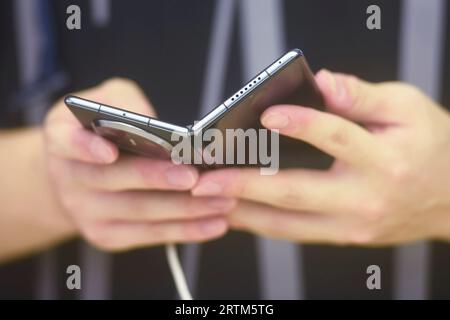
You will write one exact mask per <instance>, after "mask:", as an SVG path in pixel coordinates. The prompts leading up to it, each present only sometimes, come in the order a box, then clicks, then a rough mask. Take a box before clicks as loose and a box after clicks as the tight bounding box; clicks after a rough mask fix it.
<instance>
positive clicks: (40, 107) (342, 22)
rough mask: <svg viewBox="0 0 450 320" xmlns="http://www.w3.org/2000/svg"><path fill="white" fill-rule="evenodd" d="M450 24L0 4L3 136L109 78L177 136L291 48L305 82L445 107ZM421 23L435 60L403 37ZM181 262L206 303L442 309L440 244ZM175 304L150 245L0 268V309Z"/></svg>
mask: <svg viewBox="0 0 450 320" xmlns="http://www.w3.org/2000/svg"><path fill="white" fill-rule="evenodd" d="M72 4H76V5H78V6H79V7H80V9H81V12H82V18H81V27H82V28H81V30H68V29H67V27H66V19H67V17H68V15H67V14H66V8H67V7H68V6H69V5H72ZM371 4H377V5H378V6H379V7H380V8H381V19H382V20H381V21H382V22H381V26H382V28H381V30H368V29H367V27H366V19H367V17H368V15H367V14H366V8H367V7H368V6H369V5H371ZM422 7H425V9H426V10H421V8H422ZM427 8H428V9H427ZM436 8H437V9H436ZM219 9H220V10H219ZM449 12H450V7H449V6H446V2H445V1H438V0H434V1H416V0H404V1H399V0H384V1H380V0H378V1H366V0H358V1H356V0H340V1H331V0H327V1H325V0H284V1H283V0H242V1H232V0H229V1H227V0H223V1H204V0H189V1H180V0H179V1H175V0H164V1H163V0H151V1H144V0H139V1H138V0H129V1H124V0H122V1H121V0H90V1H89V0H85V1H74V0H70V1H66V0H58V1H50V0H16V1H12V0H4V1H1V2H0V17H1V18H0V41H1V44H2V45H1V48H0V125H1V126H2V127H5V128H6V127H18V126H27V125H33V124H39V123H40V121H41V120H42V118H43V116H44V115H45V110H47V109H48V108H49V107H50V106H51V105H52V103H53V102H54V101H55V99H57V98H58V97H60V96H62V95H64V94H66V93H68V92H73V91H77V90H80V89H83V88H87V87H90V86H94V85H96V84H98V83H99V82H101V81H103V80H105V79H107V78H110V77H115V76H120V77H127V78H131V79H133V80H135V81H136V82H137V83H138V84H139V85H140V86H142V88H143V89H144V91H145V93H146V94H147V96H148V97H149V98H150V99H151V101H152V103H153V104H154V106H155V107H156V110H157V112H158V115H159V117H160V118H161V119H163V120H165V121H169V122H173V123H177V124H179V125H185V124H188V123H192V122H193V121H194V120H195V119H198V118H199V117H200V115H201V114H204V113H205V112H206V111H207V110H208V109H211V108H213V107H214V106H215V104H217V103H220V101H221V100H222V99H224V98H225V97H227V95H228V94H231V93H232V92H233V91H234V90H235V89H237V88H238V87H239V86H240V85H241V84H243V83H244V82H245V81H246V80H248V79H250V78H251V73H252V72H254V71H253V70H254V69H257V68H258V67H259V68H262V67H264V65H266V64H268V63H270V62H271V61H272V60H274V59H276V58H277V55H278V54H281V53H283V52H284V51H286V50H288V49H291V48H301V49H302V50H303V51H304V53H305V55H306V57H307V59H308V61H309V63H310V65H311V67H312V69H313V70H314V71H317V70H319V69H320V68H323V67H326V68H328V69H331V70H334V71H341V72H346V73H353V74H356V75H358V76H360V77H362V78H364V79H367V80H370V81H386V80H396V79H399V80H405V81H410V82H413V83H415V84H416V85H419V86H421V87H422V88H423V89H424V90H425V91H426V92H427V93H428V94H430V95H431V96H433V97H434V98H435V99H437V100H438V101H439V102H441V103H442V104H443V105H444V106H450V92H449V90H448V88H449V87H450V82H449V81H450V79H449V77H448V74H449V70H450V47H449V43H450V42H448V41H447V42H445V40H446V39H448V38H449V34H450V33H449V27H450V25H449V24H448V23H446V22H445V21H446V20H447V19H448V17H449ZM418 13H421V14H424V16H423V17H421V19H413V21H414V22H415V27H414V28H419V31H421V30H422V31H423V30H424V29H422V28H426V27H427V25H428V26H429V25H430V24H431V25H432V26H434V25H435V21H438V22H439V24H437V26H436V28H438V29H439V28H441V29H439V30H441V31H442V34H441V36H439V37H438V39H437V41H435V42H434V46H433V47H432V48H430V46H428V43H424V42H423V41H425V40H426V41H432V40H433V39H434V38H433V37H431V40H430V37H428V36H426V35H427V33H426V30H425V31H424V32H416V30H415V29H414V30H413V29H411V28H412V24H411V23H410V21H411V20H410V19H411V17H413V18H414V17H416V16H414V15H415V14H416V15H417V14H418ZM30 17H31V18H30ZM419 17H420V16H419ZM227 26H228V27H227ZM227 28H228V29H227ZM267 28H268V29H267ZM260 29H261V30H263V31H264V32H259V33H258V30H260ZM266 29H267V30H266ZM249 30H250V31H249ZM266 31H267V33H265V32H266ZM430 32H431V34H433V35H436V32H435V30H434V29H431V31H430ZM411 34H412V35H413V36H411ZM414 35H416V36H417V39H415V38H414ZM221 37H223V38H221ZM424 39H425V40H424ZM222 47H223V48H222ZM411 48H421V49H420V50H417V51H415V50H411ZM421 50H424V51H425V53H422V52H421ZM430 57H432V58H433V57H435V58H436V59H434V58H433V59H428V58H430ZM422 58H423V59H422ZM249 60H250V61H255V63H252V62H249ZM430 60H432V61H430ZM405 61H409V62H408V63H405ZM249 65H250V67H249ZM417 74H418V75H420V76H416V75H417ZM422 75H423V77H422ZM208 77H209V78H208ZM208 79H209V80H208ZM211 79H215V81H211ZM215 83H216V84H217V85H216V86H214V85H213V84H215ZM123 107H126V106H123ZM8 241H14V239H8ZM286 248H288V249H286ZM183 257H184V259H185V262H186V263H187V264H189V266H190V267H189V266H188V273H189V272H190V274H189V275H188V278H189V279H190V282H191V285H192V286H193V288H194V292H195V296H196V297H198V298H204V299H216V298H234V299H258V298H267V297H275V298H277V297H279V298H294V299H295V298H307V299H314V298H337V299H344V298H365V299H380V298H384V299H393V298H405V297H412V298H437V299H440V298H447V299H448V298H450V272H449V270H450V247H449V246H448V244H442V243H429V244H425V243H420V244H415V245H411V246H407V247H404V248H378V249H363V248H348V247H332V246H322V245H320V246H319V245H318V246H312V245H307V246H300V245H294V244H289V243H287V242H282V241H272V240H262V239H259V238H256V237H253V236H251V235H248V234H242V233H237V232H230V233H229V234H228V235H227V236H226V237H225V238H224V239H220V240H217V241H214V242H211V243H207V244H204V245H202V246H187V247H186V248H184V251H183ZM267 257H268V258H267ZM270 259H272V260H271V261H272V263H267V261H268V260H270ZM284 259H286V260H284ZM70 264H78V265H81V268H82V275H83V277H84V278H83V285H84V287H83V289H82V290H81V291H76V290H75V291H70V290H68V289H67V288H66V277H67V275H66V273H65V270H66V267H67V266H68V265H70ZM266 264H267V265H266ZM287 264H291V267H286V265H287ZM371 264H376V265H379V266H380V267H381V269H382V289H381V290H373V291H370V290H368V289H367V288H366V278H367V274H366V272H365V271H366V268H367V266H369V265H371ZM286 270H287V271H286ZM289 270H290V271H289ZM284 271H286V272H284ZM288 271H289V272H288ZM271 277H272V278H271ZM399 279H400V280H399ZM402 279H403V280H402ZM408 279H409V280H410V281H409V280H408ZM405 281H406V282H405ZM292 282H293V284H292ZM285 284H286V285H287V286H289V288H285V287H283V286H284V285H285ZM277 285H279V286H280V287H278V288H275V289H274V288H272V287H273V286H277ZM277 292H280V295H278V296H277ZM175 297H176V295H175V290H174V286H173V282H172V279H171V277H170V273H169V270H168V267H167V264H166V261H165V257H164V252H163V249H162V248H161V247H154V248H148V249H140V250H135V251H131V252H126V253H120V254H111V255H110V254H104V253H100V252H98V251H96V250H95V249H93V248H90V247H89V246H88V245H87V244H85V243H84V242H83V241H82V240H74V241H71V242H69V243H65V244H62V245H61V246H59V247H57V248H53V249H51V250H49V251H48V252H45V253H42V254H37V255H35V256H32V257H27V258H24V259H21V260H17V261H13V262H11V263H7V264H4V265H1V266H0V298H7V299H9V298H20V299H58V298H59V299H78V298H99V299H106V298H113V299H122V298H123V299H129V298H138V299H153V298H163V299H165V298H167V299H172V298H175Z"/></svg>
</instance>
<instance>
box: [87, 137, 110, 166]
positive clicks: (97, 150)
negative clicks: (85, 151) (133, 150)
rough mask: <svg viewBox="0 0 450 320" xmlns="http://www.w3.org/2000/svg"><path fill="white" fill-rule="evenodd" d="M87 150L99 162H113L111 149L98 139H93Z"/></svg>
mask: <svg viewBox="0 0 450 320" xmlns="http://www.w3.org/2000/svg"><path fill="white" fill-rule="evenodd" d="M89 150H90V152H91V154H92V155H93V156H94V158H95V159H97V160H99V161H101V162H104V163H109V162H111V161H112V160H113V157H114V155H113V153H112V151H111V149H110V148H109V147H108V146H107V145H105V142H104V141H103V140H102V139H101V138H99V137H94V139H93V140H92V142H91V144H90V146H89Z"/></svg>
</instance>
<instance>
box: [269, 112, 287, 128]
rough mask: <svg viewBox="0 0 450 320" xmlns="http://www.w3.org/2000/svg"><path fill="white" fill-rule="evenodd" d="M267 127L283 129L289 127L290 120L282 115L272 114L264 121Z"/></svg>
mask: <svg viewBox="0 0 450 320" xmlns="http://www.w3.org/2000/svg"><path fill="white" fill-rule="evenodd" d="M262 123H263V125H264V126H265V127H267V128H271V129H282V128H285V127H287V126H288V124H289V118H288V117H287V116H285V115H284V114H281V113H270V114H268V115H267V116H265V117H264V118H263V119H262Z"/></svg>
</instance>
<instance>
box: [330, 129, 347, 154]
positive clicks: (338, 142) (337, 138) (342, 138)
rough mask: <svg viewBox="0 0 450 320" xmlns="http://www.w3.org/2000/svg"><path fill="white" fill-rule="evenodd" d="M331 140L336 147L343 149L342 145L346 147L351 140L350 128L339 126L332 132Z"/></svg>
mask: <svg viewBox="0 0 450 320" xmlns="http://www.w3.org/2000/svg"><path fill="white" fill-rule="evenodd" d="M329 141H330V143H331V144H332V146H333V147H334V148H339V149H341V148H342V147H345V146H346V145H348V142H349V135H348V130H347V129H346V128H345V127H343V126H338V127H337V128H336V129H335V130H333V132H331V134H330V137H329Z"/></svg>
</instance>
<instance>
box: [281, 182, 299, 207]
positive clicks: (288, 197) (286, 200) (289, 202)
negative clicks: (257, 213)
mask: <svg viewBox="0 0 450 320" xmlns="http://www.w3.org/2000/svg"><path fill="white" fill-rule="evenodd" d="M288 181H289V180H288ZM278 192H279V193H278V196H277V197H276V203H277V204H280V205H282V206H284V207H287V208H297V207H298V205H299V203H300V202H301V199H300V192H299V191H298V190H297V187H296V186H295V185H294V184H293V183H286V184H285V187H283V188H282V189H279V191H278Z"/></svg>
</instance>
